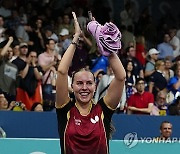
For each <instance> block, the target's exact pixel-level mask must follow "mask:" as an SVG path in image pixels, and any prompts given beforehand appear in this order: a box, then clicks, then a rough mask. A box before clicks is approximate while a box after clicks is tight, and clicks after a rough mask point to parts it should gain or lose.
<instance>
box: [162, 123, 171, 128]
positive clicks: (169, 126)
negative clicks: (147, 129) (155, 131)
mask: <svg viewBox="0 0 180 154" xmlns="http://www.w3.org/2000/svg"><path fill="white" fill-rule="evenodd" d="M162 128H172V125H171V124H170V123H163V125H162Z"/></svg>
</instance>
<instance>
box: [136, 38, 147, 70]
mask: <svg viewBox="0 0 180 154" xmlns="http://www.w3.org/2000/svg"><path fill="white" fill-rule="evenodd" d="M145 44H146V42H145V38H144V36H143V35H139V36H137V37H136V58H137V59H138V60H139V62H140V63H141V65H142V66H143V68H144V67H145V63H146V51H145V49H146V46H145Z"/></svg>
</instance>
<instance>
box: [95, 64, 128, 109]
mask: <svg viewBox="0 0 180 154" xmlns="http://www.w3.org/2000/svg"><path fill="white" fill-rule="evenodd" d="M113 79H114V73H113V70H112V68H111V67H110V66H108V71H107V74H105V75H103V76H102V78H101V80H100V81H99V84H98V86H97V88H96V93H95V97H94V100H95V102H98V101H99V100H100V99H101V98H102V97H104V96H105V94H106V93H107V89H108V87H109V85H110V83H111V81H112V80H113ZM125 89H126V88H125V86H124V89H123V92H122V97H121V100H120V102H119V104H118V108H120V110H121V111H122V110H124V107H125V103H126V92H125Z"/></svg>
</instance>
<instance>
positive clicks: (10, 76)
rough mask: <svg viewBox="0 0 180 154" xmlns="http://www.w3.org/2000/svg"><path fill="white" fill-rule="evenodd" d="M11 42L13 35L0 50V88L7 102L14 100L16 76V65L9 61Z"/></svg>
mask: <svg viewBox="0 0 180 154" xmlns="http://www.w3.org/2000/svg"><path fill="white" fill-rule="evenodd" d="M12 42H13V37H9V40H8V42H7V44H6V45H5V46H4V47H3V49H2V50H0V89H1V90H2V91H3V93H4V95H5V97H6V98H7V99H8V101H9V102H10V101H13V100H15V95H16V76H17V74H18V68H17V67H16V65H14V64H12V63H11V62H9V60H10V56H9V55H10V54H9V53H10V52H11V50H12V49H11V48H10V45H11V44H12Z"/></svg>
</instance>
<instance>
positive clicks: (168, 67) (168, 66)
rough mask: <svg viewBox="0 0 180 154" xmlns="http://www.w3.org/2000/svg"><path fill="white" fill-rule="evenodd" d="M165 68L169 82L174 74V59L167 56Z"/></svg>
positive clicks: (165, 75)
mask: <svg viewBox="0 0 180 154" xmlns="http://www.w3.org/2000/svg"><path fill="white" fill-rule="evenodd" d="M164 62H165V69H164V77H165V78H166V81H167V82H168V81H169V79H170V78H172V77H173V76H174V71H173V70H172V69H171V68H172V61H171V60H170V58H168V57H167V58H165V59H164Z"/></svg>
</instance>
